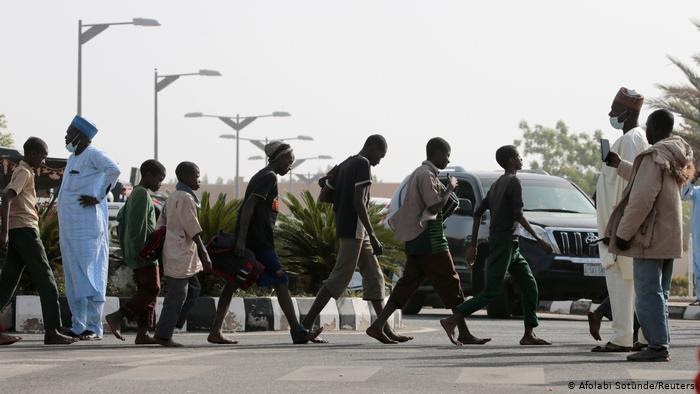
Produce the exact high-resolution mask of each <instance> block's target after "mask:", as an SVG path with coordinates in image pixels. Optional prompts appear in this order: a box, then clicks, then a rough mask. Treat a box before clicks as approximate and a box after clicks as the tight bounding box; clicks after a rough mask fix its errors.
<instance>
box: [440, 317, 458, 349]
mask: <svg viewBox="0 0 700 394" xmlns="http://www.w3.org/2000/svg"><path fill="white" fill-rule="evenodd" d="M440 325H441V326H442V328H443V329H444V330H445V333H447V338H449V339H450V342H452V343H453V344H455V345H457V346H462V343H461V342H459V341H457V340H456V339H455V329H456V328H457V323H456V322H454V321H453V320H452V319H451V318H449V317H448V318H447V319H441V320H440Z"/></svg>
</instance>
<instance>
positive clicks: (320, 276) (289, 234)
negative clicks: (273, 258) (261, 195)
mask: <svg viewBox="0 0 700 394" xmlns="http://www.w3.org/2000/svg"><path fill="white" fill-rule="evenodd" d="M284 203H285V204H286V205H287V207H289V211H290V213H289V214H287V215H280V217H279V222H278V223H279V224H278V226H277V229H276V232H275V233H276V237H275V238H276V242H277V245H276V246H277V249H278V251H279V254H280V257H282V258H283V259H284V260H285V263H286V264H285V265H286V267H285V268H286V269H288V270H289V271H293V272H298V273H299V274H301V275H304V276H308V277H309V280H308V284H307V287H306V288H305V289H303V291H305V292H307V293H312V294H315V293H316V292H317V291H318V289H319V288H320V287H321V284H322V282H323V280H325V279H326V278H327V277H328V275H329V274H330V272H331V270H332V269H333V266H334V264H335V260H336V257H337V252H338V248H339V245H340V243H339V240H338V237H337V236H336V234H335V215H334V213H333V206H332V205H330V204H324V203H318V202H317V201H316V199H315V198H314V197H313V196H312V195H311V193H310V192H309V191H306V192H304V193H303V194H302V195H301V196H300V198H297V197H296V196H294V195H291V194H287V196H286V197H285V198H284ZM379 211H380V208H379V207H371V208H370V212H369V213H370V220H371V221H372V226H373V227H374V229H375V232H376V234H377V237H378V238H379V241H380V242H382V244H383V246H384V254H383V255H382V256H380V258H379V263H380V264H381V265H382V269H383V270H384V272H385V273H386V274H391V273H394V272H396V270H397V264H396V262H397V261H398V260H399V258H400V256H401V251H402V248H401V245H400V243H399V242H397V241H396V240H395V239H394V236H393V234H392V233H391V232H390V231H389V230H386V229H385V228H384V227H383V226H382V225H381V224H380V222H381V219H382V218H381V215H380V214H379Z"/></svg>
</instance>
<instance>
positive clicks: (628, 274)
mask: <svg viewBox="0 0 700 394" xmlns="http://www.w3.org/2000/svg"><path fill="white" fill-rule="evenodd" d="M643 104H644V97H643V96H642V95H640V94H638V93H637V92H635V91H634V90H630V89H627V88H624V87H623V88H620V90H619V91H618V92H617V95H615V99H614V100H613V102H612V105H611V108H610V113H608V116H609V117H610V125H611V126H612V127H613V128H614V129H616V130H620V131H622V136H621V137H620V138H618V139H617V140H616V141H615V143H614V144H613V146H612V147H611V148H610V150H611V152H615V153H617V154H618V155H619V156H620V157H622V158H623V160H625V161H629V162H633V161H634V159H635V157H637V155H639V154H640V153H642V152H644V151H645V150H646V149H647V148H648V147H649V144H648V143H647V140H646V135H645V132H644V130H643V129H642V128H641V127H639V123H638V122H639V111H640V110H641V108H642V105H643ZM625 187H627V181H626V180H625V179H623V178H622V177H620V176H618V174H617V171H616V170H615V169H614V168H611V167H608V166H603V168H601V170H600V175H599V177H598V184H597V185H596V211H597V216H598V234H601V235H602V234H605V229H606V227H607V225H608V220H609V218H610V215H611V214H612V212H613V210H614V209H615V207H616V206H617V205H618V203H619V202H620V199H621V197H622V194H623V191H624V190H625ZM598 248H599V251H600V258H601V261H602V264H603V268H605V281H606V284H607V288H608V294H609V298H610V306H611V308H612V316H613V324H612V327H613V331H614V334H613V336H612V338H610V340H609V341H608V342H607V343H606V344H605V345H604V346H596V347H595V348H593V351H594V352H629V351H631V350H632V346H633V345H634V344H633V321H634V281H633V273H632V259H631V258H629V257H623V256H618V255H615V254H611V253H610V252H609V251H608V246H607V245H606V244H604V243H603V242H601V243H599V244H598ZM588 319H589V324H590V325H591V334H594V333H596V334H597V332H598V329H599V327H600V319H599V318H598V317H597V315H595V314H592V313H591V314H589V317H588ZM596 336H597V335H594V337H596ZM598 338H599V336H598ZM598 338H596V339H598Z"/></svg>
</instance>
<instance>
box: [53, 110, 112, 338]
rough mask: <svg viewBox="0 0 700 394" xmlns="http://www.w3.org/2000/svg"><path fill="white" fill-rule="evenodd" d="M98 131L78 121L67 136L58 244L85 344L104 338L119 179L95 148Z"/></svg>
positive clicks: (75, 330) (74, 331)
mask: <svg viewBox="0 0 700 394" xmlns="http://www.w3.org/2000/svg"><path fill="white" fill-rule="evenodd" d="M96 134H97V128H96V127H95V125H93V124H92V123H90V122H88V121H87V120H86V119H84V118H82V117H80V116H76V117H75V118H74V119H73V121H72V122H71V124H70V126H69V127H68V130H67V131H66V149H67V150H68V151H69V152H71V155H70V157H69V158H68V163H67V164H66V168H65V169H64V171H63V180H62V182H61V189H60V192H59V193H60V195H59V198H58V222H59V231H60V232H59V239H60V243H61V257H62V261H63V272H64V274H65V279H66V297H67V298H68V305H69V306H70V310H71V314H72V316H73V318H72V328H71V329H70V330H68V331H67V332H66V334H67V335H70V336H72V337H75V338H78V339H80V340H86V341H89V340H95V339H101V338H102V309H103V307H104V303H105V292H106V289H107V265H108V258H109V249H108V248H109V226H108V220H109V214H108V211H107V199H106V196H107V193H109V191H110V190H111V189H112V187H113V186H114V184H115V182H116V181H117V179H118V178H119V173H120V172H119V167H117V164H116V163H115V162H114V161H113V160H112V159H110V158H109V157H107V155H105V154H104V153H103V152H102V151H100V150H98V149H96V148H94V147H92V146H91V143H92V138H94V137H95V135H96Z"/></svg>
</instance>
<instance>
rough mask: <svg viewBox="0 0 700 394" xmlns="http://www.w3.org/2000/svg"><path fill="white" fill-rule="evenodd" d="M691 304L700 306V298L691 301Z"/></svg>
mask: <svg viewBox="0 0 700 394" xmlns="http://www.w3.org/2000/svg"><path fill="white" fill-rule="evenodd" d="M688 305H689V306H700V300H695V302H691V303H690V304H688Z"/></svg>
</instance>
